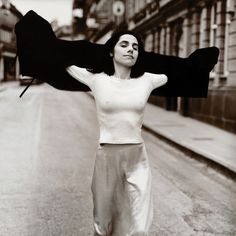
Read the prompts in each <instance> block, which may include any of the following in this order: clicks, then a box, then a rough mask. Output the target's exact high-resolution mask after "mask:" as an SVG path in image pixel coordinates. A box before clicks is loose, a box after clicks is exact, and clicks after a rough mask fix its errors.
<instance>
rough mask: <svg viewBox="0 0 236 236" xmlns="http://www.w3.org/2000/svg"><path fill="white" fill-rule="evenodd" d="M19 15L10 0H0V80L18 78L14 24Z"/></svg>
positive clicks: (20, 15)
mask: <svg viewBox="0 0 236 236" xmlns="http://www.w3.org/2000/svg"><path fill="white" fill-rule="evenodd" d="M21 17H22V14H21V13H20V12H19V11H18V10H17V9H16V8H15V6H13V5H12V4H11V3H10V1H8V0H0V81H9V80H15V79H16V78H19V63H18V62H17V61H16V47H15V34H14V26H15V23H16V22H17V21H18V20H19V19H20V18H21Z"/></svg>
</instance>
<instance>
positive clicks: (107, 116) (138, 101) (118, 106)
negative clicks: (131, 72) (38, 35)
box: [67, 66, 167, 144]
mask: <svg viewBox="0 0 236 236" xmlns="http://www.w3.org/2000/svg"><path fill="white" fill-rule="evenodd" d="M67 71H68V73H69V74H70V75H71V76H72V77H74V78H75V79H77V80H78V81H80V82H81V83H84V84H86V85H87V86H88V87H89V88H90V89H91V91H92V93H93V96H94V99H95V103H96V109H97V117H98V122H99V128H100V138H99V143H113V144H125V143H142V142H143V139H142V137H141V128H142V124H143V115H144V108H145V105H146V103H147V100H148V97H149V96H150V93H151V92H152V90H153V89H155V88H158V87H160V86H162V85H164V84H165V83H166V82H167V77H166V75H163V74H152V73H144V74H143V75H142V76H140V77H139V78H135V79H119V78H117V77H115V76H109V75H107V74H105V73H103V72H102V73H99V74H93V73H90V72H88V71H87V70H86V69H84V68H80V67H77V66H69V67H67Z"/></svg>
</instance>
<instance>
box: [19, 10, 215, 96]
mask: <svg viewBox="0 0 236 236" xmlns="http://www.w3.org/2000/svg"><path fill="white" fill-rule="evenodd" d="M15 34H16V40H17V54H18V57H19V63H20V73H21V74H22V75H26V76H32V77H34V78H37V79H39V80H42V81H44V82H46V83H48V84H50V85H52V86H53V87H55V88H57V89H61V90H69V91H88V90H89V88H88V87H87V86H86V85H84V84H82V83H80V82H78V81H77V80H76V79H74V78H72V77H71V76H70V75H69V74H68V73H67V72H66V70H65V68H66V67H67V66H69V65H77V66H79V67H84V68H96V67H101V66H102V65H101V63H102V62H103V60H102V58H103V57H104V56H105V50H104V45H101V44H95V43H91V42H89V41H86V40H77V41H66V40H60V39H57V38H56V36H55V34H54V32H53V30H52V28H51V25H50V24H49V23H48V22H47V21H46V20H45V19H43V18H42V17H40V16H39V15H38V14H36V13H35V12H34V11H29V12H28V13H27V14H26V15H25V16H24V17H23V18H22V19H21V20H20V21H19V22H18V23H17V24H16V25H15ZM218 56H219V49H218V48H216V47H209V48H203V49H197V50H196V51H194V52H193V53H192V54H191V55H190V56H189V57H187V58H180V57H176V56H166V55H161V54H157V53H153V52H144V54H143V58H142V65H143V66H144V70H145V71H147V72H152V73H157V74H166V75H167V77H168V82H167V84H166V85H164V86H162V87H160V88H157V89H155V90H154V91H153V92H152V94H153V95H158V96H183V97H206V96H207V91H208V83H209V72H210V71H211V70H212V69H213V67H214V65H215V64H216V63H217V60H218Z"/></svg>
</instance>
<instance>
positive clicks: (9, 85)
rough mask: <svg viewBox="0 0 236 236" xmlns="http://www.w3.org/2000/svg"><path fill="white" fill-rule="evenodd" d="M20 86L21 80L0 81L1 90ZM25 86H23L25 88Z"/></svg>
mask: <svg viewBox="0 0 236 236" xmlns="http://www.w3.org/2000/svg"><path fill="white" fill-rule="evenodd" d="M19 86H20V82H19V81H16V80H14V81H4V82H3V81H0V92H3V91H5V90H7V89H10V88H16V87H19ZM23 88H24V87H22V89H23Z"/></svg>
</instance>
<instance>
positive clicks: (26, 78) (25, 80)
mask: <svg viewBox="0 0 236 236" xmlns="http://www.w3.org/2000/svg"><path fill="white" fill-rule="evenodd" d="M32 79H33V77H31V76H22V75H21V76H20V85H22V86H26V85H28V84H30V83H31V81H32ZM42 83H43V82H42V81H40V80H38V79H35V80H34V81H33V83H32V84H42Z"/></svg>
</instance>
